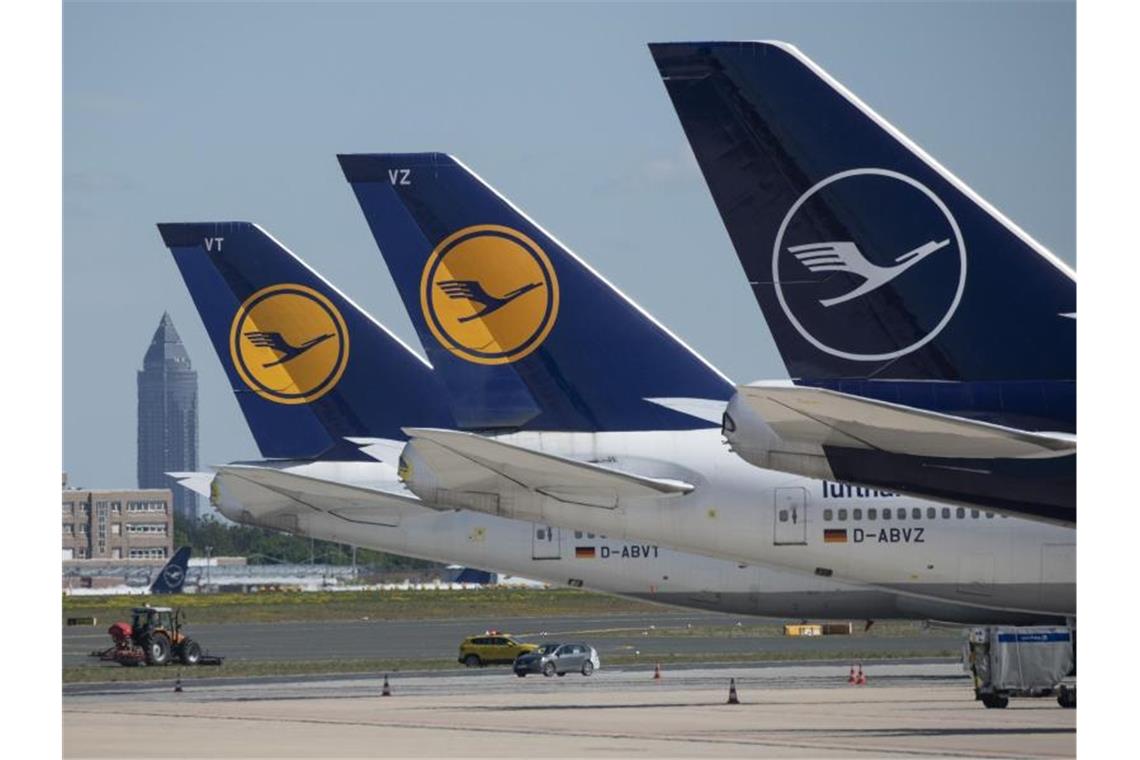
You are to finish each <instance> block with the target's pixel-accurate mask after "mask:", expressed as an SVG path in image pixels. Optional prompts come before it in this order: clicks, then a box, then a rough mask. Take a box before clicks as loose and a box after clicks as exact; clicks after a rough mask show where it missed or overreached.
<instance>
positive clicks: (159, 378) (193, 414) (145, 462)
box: [138, 314, 198, 520]
mask: <svg viewBox="0 0 1140 760" xmlns="http://www.w3.org/2000/svg"><path fill="white" fill-rule="evenodd" d="M197 469H198V373H197V372H195V371H194V369H193V368H192V367H191V366H190V356H189V355H188V354H187V353H186V348H185V347H184V346H183V345H182V339H181V338H180V337H179V336H178V332H177V331H176V330H175V329H174V322H172V321H171V319H170V315H169V314H163V315H162V320H161V321H160V322H159V324H158V329H157V330H155V333H154V338H153V339H151V342H150V347H149V348H148V349H147V352H146V356H145V357H144V358H143V368H142V370H140V371H139V373H138V486H139V488H164V489H170V490H171V491H172V492H173V494H174V510H175V512H177V513H178V515H179V516H181V517H184V518H186V519H190V520H196V519H197V518H198V496H197V494H195V493H193V492H192V491H189V490H187V489H185V488H182V487H180V486H178V485H177V484H175V482H174V481H173V479H172V478H170V477H169V476H168V475H167V474H166V473H168V472H191V471H194V470H197Z"/></svg>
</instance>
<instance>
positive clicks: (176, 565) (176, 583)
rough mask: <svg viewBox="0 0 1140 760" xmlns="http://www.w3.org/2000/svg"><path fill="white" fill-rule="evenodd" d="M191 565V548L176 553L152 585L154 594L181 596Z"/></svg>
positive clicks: (151, 589) (151, 588)
mask: <svg viewBox="0 0 1140 760" xmlns="http://www.w3.org/2000/svg"><path fill="white" fill-rule="evenodd" d="M189 563H190V547H189V546H183V547H181V548H180V549H179V550H178V551H176V552H174V556H172V557H171V558H170V561H169V562H167V563H166V564H165V565H163V567H162V570H160V571H159V573H158V576H157V577H155V579H154V583H152V584H150V593H152V594H181V593H182V586H183V585H184V584H185V583H186V566H187V565H188V564H189Z"/></svg>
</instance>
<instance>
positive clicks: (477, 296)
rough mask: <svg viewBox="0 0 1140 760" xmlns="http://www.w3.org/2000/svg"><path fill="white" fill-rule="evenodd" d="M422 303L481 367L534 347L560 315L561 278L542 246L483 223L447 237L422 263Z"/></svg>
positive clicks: (449, 342) (455, 348)
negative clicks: (424, 262)
mask: <svg viewBox="0 0 1140 760" xmlns="http://www.w3.org/2000/svg"><path fill="white" fill-rule="evenodd" d="M420 305H421V307H422V308H423V313H424V319H425V320H426V321H427V324H428V328H429V329H430V330H431V333H432V335H434V336H435V338H436V340H438V341H439V342H440V344H441V345H442V346H443V347H444V348H446V349H447V350H448V351H450V352H451V353H453V354H455V355H456V356H458V357H460V358H462V359H466V360H467V361H470V362H475V363H477V364H507V363H509V362H514V361H518V360H519V359H521V358H523V357H524V356H526V355H528V354H529V353H530V352H532V351H534V350H535V349H536V348H538V347H539V346H540V345H542V342H543V341H544V340H545V339H546V336H547V335H549V334H550V330H551V328H552V327H554V321H555V319H557V318H558V279H557V277H555V275H554V268H553V267H552V266H551V265H550V259H548V258H547V257H546V254H545V253H544V252H543V250H542V249H541V248H539V246H538V244H537V243H535V242H534V241H533V240H531V239H530V238H529V237H527V236H526V235H523V234H522V233H521V232H518V231H517V230H513V229H510V228H509V227H500V226H497V225H491V224H486V225H477V226H474V227H467V228H465V229H462V230H460V231H458V232H456V233H454V234H452V235H449V236H448V237H447V238H446V239H444V240H443V242H441V243H440V244H439V245H438V246H436V248H435V250H434V251H432V254H431V256H429V257H428V261H427V265H426V266H425V267H424V273H423V278H422V280H421V281H420Z"/></svg>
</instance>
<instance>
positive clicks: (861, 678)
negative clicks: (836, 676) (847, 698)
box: [855, 664, 867, 686]
mask: <svg viewBox="0 0 1140 760" xmlns="http://www.w3.org/2000/svg"><path fill="white" fill-rule="evenodd" d="M855 685H856V686H866V685H867V676H865V675H863V665H862V664H860V665H859V672H858V673H856V674H855Z"/></svg>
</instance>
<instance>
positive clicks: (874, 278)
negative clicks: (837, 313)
mask: <svg viewBox="0 0 1140 760" xmlns="http://www.w3.org/2000/svg"><path fill="white" fill-rule="evenodd" d="M949 245H950V239H949V238H947V239H945V240H937V241H936V240H931V241H930V242H929V243H923V244H922V245H920V246H918V247H917V248H915V249H913V250H910V251H907V252H906V253H904V254H903V255H902V256H899V257H898V258H896V259H895V265H894V266H886V267H881V266H879V265H878V264H872V263H871V262H870V261H868V260H867V257H866V256H864V255H863V252H862V251H860V250H859V246H857V245H855V244H854V243H852V242H851V241H849V240H843V241H838V242H830V243H807V244H805V245H793V246H792V247H790V248H788V253H790V254H792V255H793V256H795V257H796V259H798V260H799V262H800V263H801V264H803V265H804V266H805V267H807V268H808V269H809V270H810V271H812V272H847V273H848V274H853V275H858V276H859V277H862V278H863V283H862V284H860V285H859V286H858V287H857V288H854V289H853V290H850V291H848V292H846V293H844V294H843V295H841V296H836V297H834V298H822V299H820V303H821V304H822V305H824V306H835V305H836V304H840V303H843V302H844V301H850V300H851V299H853V298H858V297H859V296H862V295H866V294H867V293H870V292H871V291H873V290H877V289H878V288H881V287H883V286H884V285H886V284H887V283H888V282H890V281H891V280H893V279H895V278H896V277H898V276H899V275H900V274H902V273H903V272H905V271H906V270H908V269H910V268H911V267H912V266H914V265H915V264H917V263H918V262H920V261H922V260H923V259H925V258H926V257H927V256H929V255H930V254H932V253H934V252H935V251H940V250H942V249H943V248H946V247H947V246H949Z"/></svg>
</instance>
